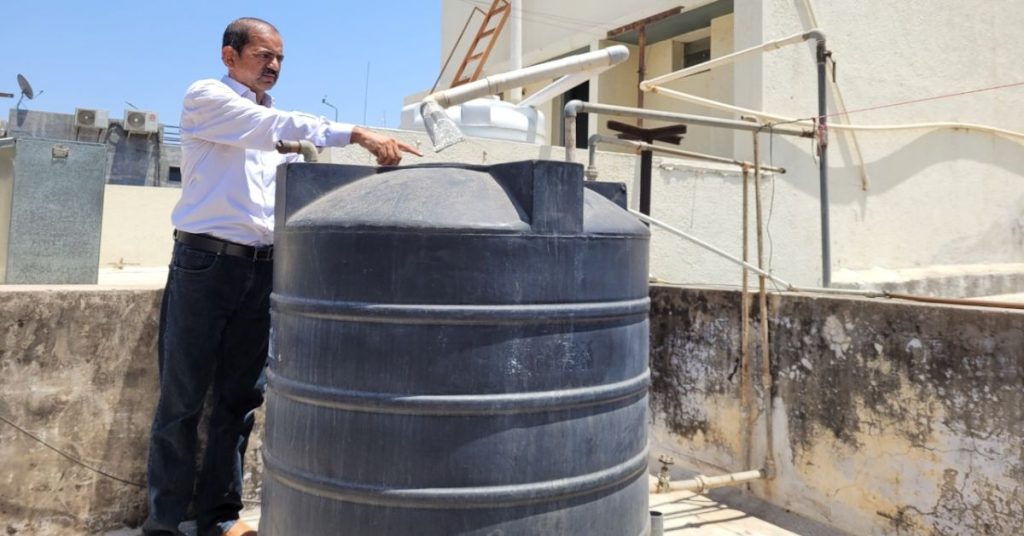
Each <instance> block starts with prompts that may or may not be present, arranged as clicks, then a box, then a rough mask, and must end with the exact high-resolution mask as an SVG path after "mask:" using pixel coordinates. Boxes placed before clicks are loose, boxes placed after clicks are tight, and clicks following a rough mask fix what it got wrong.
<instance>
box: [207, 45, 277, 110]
mask: <svg viewBox="0 0 1024 536" xmlns="http://www.w3.org/2000/svg"><path fill="white" fill-rule="evenodd" d="M221 59H222V60H224V65H226V66H227V67H228V75H229V76H231V78H234V79H235V80H237V81H239V82H241V83H243V84H245V86H246V87H248V88H249V89H251V90H253V92H254V93H256V97H257V98H258V99H259V100H261V101H262V99H263V95H264V93H266V91H267V90H269V89H270V88H272V87H274V84H276V83H277V77H278V75H279V74H280V73H281V62H282V61H284V44H283V43H282V41H281V36H280V35H278V33H277V32H275V31H273V30H271V29H269V28H254V29H253V30H252V31H251V32H250V34H249V42H248V43H246V45H245V46H244V47H243V48H242V52H241V53H239V52H238V51H237V50H235V49H233V48H231V47H230V46H227V47H224V49H223V50H222V51H221Z"/></svg>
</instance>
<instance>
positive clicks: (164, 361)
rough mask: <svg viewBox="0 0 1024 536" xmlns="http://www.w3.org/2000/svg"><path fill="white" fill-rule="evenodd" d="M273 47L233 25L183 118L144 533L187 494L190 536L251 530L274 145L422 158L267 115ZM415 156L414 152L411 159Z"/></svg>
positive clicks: (293, 118) (394, 160)
mask: <svg viewBox="0 0 1024 536" xmlns="http://www.w3.org/2000/svg"><path fill="white" fill-rule="evenodd" d="M283 50H284V46H283V44H282V40H281V36H280V35H279V34H278V32H277V29H276V28H274V27H273V26H272V25H271V24H270V23H268V22H266V21H263V20H259V19H254V18H242V19H238V20H236V21H234V22H232V23H231V24H230V25H228V27H227V29H226V30H225V32H224V43H223V48H222V49H221V59H222V60H223V62H224V65H225V66H226V67H227V69H228V75H227V76H225V77H224V78H222V79H220V80H200V81H198V82H196V83H194V84H192V86H191V87H189V89H188V91H187V92H186V94H185V101H184V105H183V108H182V113H181V137H182V194H181V200H180V201H179V202H178V204H177V206H176V207H175V208H174V212H173V214H172V217H171V219H172V221H173V223H174V226H175V229H176V230H175V245H174V252H173V255H172V259H171V267H170V272H169V274H168V277H167V287H166V289H165V291H164V297H163V304H162V306H161V315H160V342H159V344H160V348H159V356H160V358H159V366H160V401H159V403H158V405H157V409H156V415H155V416H154V418H153V428H152V434H151V438H150V445H149V464H148V468H147V470H148V476H149V496H148V500H149V517H148V518H147V520H146V523H145V524H144V525H143V533H144V534H146V535H168V534H169V535H179V534H181V533H180V532H179V531H178V528H177V527H178V523H179V522H181V521H182V520H183V519H184V517H185V515H186V511H187V508H188V505H189V503H190V502H191V501H192V500H193V493H194V499H195V509H196V514H197V517H198V519H197V523H198V529H199V535H200V536H219V535H222V534H226V535H229V536H241V535H250V536H251V535H255V534H256V533H255V531H253V530H252V529H251V528H250V527H248V526H246V525H245V524H244V523H242V522H239V521H238V512H239V510H241V508H242V502H241V493H242V461H243V457H244V454H245V450H246V443H247V441H248V437H249V432H250V431H251V430H252V426H253V413H254V411H255V409H256V408H257V407H259V405H260V404H261V403H262V402H263V387H264V383H265V379H264V367H265V365H266V358H267V348H268V337H269V330H270V311H269V309H270V290H271V282H272V274H271V267H272V262H271V261H272V258H273V245H272V243H273V235H274V184H275V172H276V169H277V166H278V164H281V163H283V162H288V161H295V160H296V159H297V158H298V157H297V156H296V155H289V156H283V155H279V154H277V153H276V152H275V151H274V144H275V143H276V142H277V141H278V140H309V141H311V142H312V143H313V144H314V145H317V146H342V145H347V144H349V143H357V144H359V145H361V146H362V147H364V148H365V149H366V150H368V151H369V152H371V153H372V154H373V155H375V156H376V157H377V162H378V163H379V164H381V165H396V164H398V163H399V162H400V161H401V158H402V155H401V153H402V152H407V153H412V154H416V155H420V153H419V152H418V151H417V150H416V149H414V148H413V147H410V146H408V145H406V144H404V143H402V142H399V141H397V140H394V139H392V138H389V137H387V136H382V135H379V134H375V133H372V132H369V131H368V130H366V129H363V128H360V127H355V126H353V125H347V124H342V123H334V122H330V121H327V120H325V119H322V118H318V117H314V116H310V115H305V114H299V113H292V112H283V111H279V110H275V109H274V108H273V100H272V99H271V97H270V95H269V94H267V90H269V89H270V88H272V87H273V86H274V84H275V83H276V82H277V78H278V75H279V74H280V70H281V62H282V61H283V60H284V52H283ZM420 156H422V155H420ZM210 389H212V401H213V402H212V404H213V408H212V414H211V418H210V428H209V433H208V441H207V446H206V452H205V453H204V456H203V460H202V464H201V467H202V469H201V471H200V472H199V474H198V477H197V475H196V467H195V465H196V464H195V460H196V455H197V449H198V447H197V430H196V428H197V425H198V421H199V416H200V413H201V411H202V407H203V402H204V398H205V396H206V394H207V392H208V391H209V390H210Z"/></svg>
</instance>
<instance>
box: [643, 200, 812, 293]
mask: <svg viewBox="0 0 1024 536" xmlns="http://www.w3.org/2000/svg"><path fill="white" fill-rule="evenodd" d="M629 213H630V214H632V215H634V216H636V217H637V219H639V220H640V221H642V222H645V223H650V224H652V225H657V226H658V227H661V228H662V229H665V230H666V231H668V232H670V233H672V234H674V235H676V236H679V237H682V238H685V239H687V240H689V241H690V242H693V243H694V244H697V245H698V246H700V247H702V248H704V249H706V250H708V251H710V252H712V253H714V254H715V255H718V256H719V257H723V258H725V259H727V260H730V261H732V262H734V263H737V264H739V265H740V266H743V267H744V268H746V269H748V270H750V271H752V272H754V273H756V274H761V275H763V276H765V277H767V278H768V279H771V280H772V281H775V282H776V283H778V284H780V285H782V286H783V287H785V288H786V290H792V289H793V285H790V284H789V283H787V282H786V281H783V280H782V279H781V278H779V277H775V276H773V275H771V274H769V273H768V272H765V271H764V270H762V269H760V268H758V267H756V266H754V265H752V264H750V263H748V262H744V261H741V260H740V259H737V258H736V257H734V256H732V255H729V254H728V253H726V252H724V251H722V250H721V249H718V248H716V247H715V246H712V245H711V244H709V243H707V242H705V241H703V240H701V239H699V238H697V237H696V236H693V235H691V234H689V233H686V232H684V231H680V230H679V229H676V228H675V227H672V226H671V225H669V224H667V223H665V222H662V221H658V220H656V219H654V218H652V217H650V216H648V215H646V214H641V213H640V212H637V211H635V210H633V209H629Z"/></svg>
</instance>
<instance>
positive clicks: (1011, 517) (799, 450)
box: [651, 287, 1024, 536]
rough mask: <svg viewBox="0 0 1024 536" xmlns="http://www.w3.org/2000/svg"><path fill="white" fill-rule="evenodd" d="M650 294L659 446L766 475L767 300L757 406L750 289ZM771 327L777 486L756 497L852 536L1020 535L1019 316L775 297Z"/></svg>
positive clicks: (699, 467)
mask: <svg viewBox="0 0 1024 536" xmlns="http://www.w3.org/2000/svg"><path fill="white" fill-rule="evenodd" d="M652 299H653V310H652V321H651V328H652V334H651V338H652V340H651V363H652V371H653V381H654V384H653V385H654V387H653V395H652V409H653V415H654V437H655V444H656V447H655V449H654V450H655V452H656V453H657V452H669V453H675V454H676V455H677V456H676V459H677V460H679V461H681V462H682V463H683V465H684V466H686V467H687V468H688V469H692V470H696V471H700V472H704V473H705V474H715V473H718V472H721V471H722V470H728V471H739V470H744V469H747V468H759V467H762V466H763V464H764V460H765V455H766V448H765V446H766V444H767V436H768V433H767V430H766V422H765V409H766V408H765V404H764V396H763V392H764V390H763V389H762V388H761V385H762V377H761V370H762V368H761V363H762V360H761V358H760V355H761V347H760V345H759V344H758V343H757V341H758V340H759V337H760V335H759V330H758V320H757V318H758V314H759V313H758V307H757V300H756V295H755V297H754V299H752V313H751V320H750V341H751V342H750V348H751V351H750V356H751V358H750V359H751V360H750V363H751V365H750V370H751V375H752V378H751V383H752V384H753V385H754V386H755V388H754V390H753V391H752V392H751V397H750V398H749V399H750V400H751V403H750V404H749V405H748V406H746V407H745V406H744V404H743V403H742V402H741V399H742V398H743V397H742V396H741V390H740V383H741V378H742V367H741V352H740V348H741V345H740V317H741V316H740V293H739V292H736V291H722V290H708V289H693V288H676V287H655V288H654V289H653V290H652ZM768 318H769V333H770V343H769V347H770V350H771V358H770V359H771V363H772V367H771V370H772V374H771V376H772V379H773V382H774V386H773V387H772V388H771V389H770V392H771V393H772V406H773V407H772V411H771V424H772V430H773V439H774V440H773V442H772V447H771V450H770V452H771V453H772V455H773V458H774V464H775V467H776V472H777V477H776V478H775V479H774V480H772V481H768V482H765V483H758V484H755V485H753V486H752V489H753V490H754V492H755V493H756V494H757V495H758V496H760V497H762V498H764V499H767V500H768V501H770V502H773V503H775V504H777V505H779V506H782V507H784V508H786V509H789V510H792V511H794V512H796V513H799V514H801V515H804V516H807V517H810V518H813V519H816V520H819V521H823V522H825V523H828V524H830V525H832V526H835V527H839V528H841V529H843V530H846V531H849V532H850V533H851V534H865V535H867V534H921V535H936V536H938V535H954V534H957V535H959V534H1017V533H1018V531H1019V530H1020V527H1022V526H1024V484H1022V481H1024V449H1022V447H1021V445H1022V444H1024V414H1022V411H1024V410H1022V408H1024V351H1022V350H1024V313H1021V312H1017V311H1010V310H1000V309H983V308H968V307H951V306H944V307H935V306H923V305H917V304H908V303H899V302H891V301H881V300H868V299H859V298H835V297H821V296H806V295H773V296H770V297H769V302H768ZM748 416H749V417H748ZM748 419H749V420H750V422H751V424H750V425H747V424H745V423H746V422H748ZM748 452H749V454H748Z"/></svg>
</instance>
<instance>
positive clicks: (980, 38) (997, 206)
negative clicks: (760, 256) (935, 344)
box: [737, 0, 1024, 279]
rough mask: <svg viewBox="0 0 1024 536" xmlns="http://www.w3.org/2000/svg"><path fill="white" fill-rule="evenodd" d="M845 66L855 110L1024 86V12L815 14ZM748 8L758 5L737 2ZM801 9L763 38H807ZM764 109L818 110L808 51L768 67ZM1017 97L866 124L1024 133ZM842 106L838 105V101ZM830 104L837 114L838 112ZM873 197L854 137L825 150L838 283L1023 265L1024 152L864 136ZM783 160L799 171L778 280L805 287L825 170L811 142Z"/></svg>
mask: <svg viewBox="0 0 1024 536" xmlns="http://www.w3.org/2000/svg"><path fill="white" fill-rule="evenodd" d="M811 3H813V4H814V7H815V9H816V15H817V20H818V24H819V27H820V28H821V29H822V30H823V31H824V32H825V33H826V35H827V36H828V38H829V41H828V46H829V49H830V50H831V51H833V55H834V56H833V57H834V59H835V60H836V61H837V63H838V72H837V82H838V85H839V88H840V89H841V91H842V93H843V96H844V97H845V101H846V104H847V107H848V109H851V110H857V109H862V108H868V107H873V106H879V105H886V104H891V103H899V102H905V101H908V100H914V99H921V98H924V97H930V96H936V95H943V94H950V93H955V92H960V91H966V90H972V89H977V88H985V87H991V86H997V85H1001V84H1006V83H1008V82H1015V81H1019V80H1021V79H1024V65H1022V64H1021V63H1020V62H1019V61H1015V60H1013V59H1012V58H1011V57H1010V56H1011V55H1010V54H1008V51H1012V50H1021V49H1022V47H1024V35H1022V34H1021V32H1020V31H1019V29H1018V27H1017V24H1016V22H1015V21H1019V20H1021V19H1022V17H1024V4H1022V3H1020V2H1011V1H994V2H959V1H953V0H936V1H927V2H924V1H916V2H887V1H882V0H870V1H862V2H842V1H829V2H811ZM737 5H738V9H743V8H744V7H745V6H747V5H748V4H747V3H745V2H738V3H737ZM803 5H804V2H792V1H783V0H770V1H767V2H765V8H764V15H763V18H762V32H763V35H764V37H765V39H774V38H778V37H782V36H785V35H789V34H791V33H795V32H799V31H802V30H806V29H808V28H810V27H811V23H810V21H809V19H810V17H809V15H808V12H807V11H806V9H804V8H803ZM763 62H764V63H763V81H764V89H763V99H764V107H765V108H766V109H768V110H770V111H772V112H776V113H780V114H784V115H792V116H809V115H814V111H815V99H816V96H815V91H816V89H815V84H814V80H815V78H814V76H815V75H814V69H815V65H814V52H813V46H812V45H810V44H807V45H802V46H798V47H791V48H788V49H784V50H779V51H776V52H773V53H769V54H767V55H766V56H765V57H764V60H763ZM1021 98H1024V88H1021V87H1017V88H1009V89H1004V90H998V91H991V92H985V93H976V94H972V95H965V96H960V97H954V98H948V99H941V100H932V101H928V102H922V103H918V104H910V105H906V106H897V107H891V108H885V109H882V110H877V111H870V112H864V113H856V114H854V115H851V116H850V120H851V121H852V122H855V123H862V124H893V123H922V122H933V121H962V122H968V123H980V124H987V125H993V126H998V127H1001V128H1006V129H1011V130H1018V131H1021V130H1024V110H1022V109H1021V107H1019V106H1014V105H1012V104H1011V103H1013V102H1020V101H1021ZM832 100H833V102H834V98H833V99H832ZM834 109H835V108H834V106H833V110H834ZM857 138H858V141H859V142H860V147H861V150H862V154H863V157H864V163H865V169H866V174H867V176H868V179H869V184H868V186H867V189H864V188H863V185H862V179H861V174H860V165H859V162H858V160H857V158H856V157H855V153H854V147H853V145H852V142H851V138H850V137H849V136H848V135H843V134H839V133H838V132H836V131H833V133H832V138H831V139H832V146H831V147H830V150H829V158H830V161H829V164H830V174H831V175H830V181H829V183H830V189H831V212H832V220H833V229H834V230H833V236H832V247H833V269H834V270H838V271H839V273H838V274H837V275H839V276H840V279H842V278H844V277H846V278H850V277H857V274H855V273H846V274H844V273H843V271H844V270H846V271H854V272H856V271H860V270H866V269H869V268H871V267H877V266H881V267H888V268H912V267H921V266H930V265H948V264H977V263H996V262H1019V261H1021V260H1022V259H1024V177H1022V176H1021V170H1024V146H1022V145H1021V144H1020V143H1019V142H1020V140H1017V141H1011V140H1008V139H1005V138H1001V137H998V136H994V135H992V134H986V133H978V132H970V131H964V130H957V131H954V130H941V131H939V130H908V131H898V132H862V133H858V134H857ZM774 157H775V161H776V162H777V163H780V164H782V165H784V166H786V167H787V169H789V171H790V172H789V173H787V174H786V176H785V179H784V180H783V181H782V182H784V183H786V184H787V187H786V188H785V189H784V190H780V192H782V191H784V192H785V194H784V195H783V196H778V197H777V198H776V206H777V207H779V208H780V209H783V210H785V211H786V212H785V215H783V214H779V215H780V216H782V217H781V218H780V219H779V220H777V222H778V223H777V225H776V226H773V229H775V232H774V236H775V243H776V248H777V251H778V256H779V257H780V258H785V259H791V260H792V261H795V262H792V261H787V262H786V264H780V265H778V268H779V270H780V272H782V273H784V274H785V275H789V276H791V277H795V278H798V279H805V278H806V275H805V274H802V273H801V272H802V271H803V270H802V269H801V268H800V267H802V266H806V265H808V264H811V263H812V262H813V259H814V258H815V255H814V254H812V253H813V250H814V249H815V248H814V247H813V243H814V242H815V241H817V240H818V239H819V236H820V235H819V234H818V232H817V228H818V225H817V223H816V222H817V219H818V217H817V202H816V199H817V194H818V186H817V170H816V163H815V161H814V160H813V158H812V157H811V152H810V147H809V144H808V143H807V142H805V141H801V140H795V139H792V138H789V139H782V138H777V139H776V145H775V151H774Z"/></svg>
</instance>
